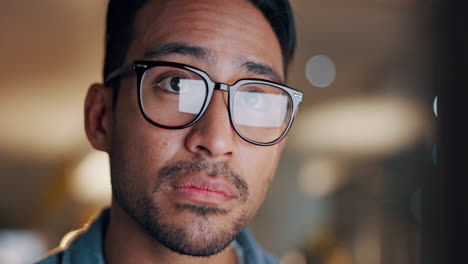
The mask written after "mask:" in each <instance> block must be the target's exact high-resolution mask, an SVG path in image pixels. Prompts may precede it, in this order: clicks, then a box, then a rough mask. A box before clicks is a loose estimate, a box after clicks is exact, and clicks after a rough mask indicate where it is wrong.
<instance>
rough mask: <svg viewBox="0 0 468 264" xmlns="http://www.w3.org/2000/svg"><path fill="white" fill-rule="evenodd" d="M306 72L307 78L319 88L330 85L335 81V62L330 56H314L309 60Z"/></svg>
mask: <svg viewBox="0 0 468 264" xmlns="http://www.w3.org/2000/svg"><path fill="white" fill-rule="evenodd" d="M305 74H306V77H307V80H308V81H309V82H310V83H311V84H312V85H313V86H316V87H319V88H324V87H328V86H330V85H331V84H332V83H333V81H335V77H336V68H335V64H334V63H333V61H332V60H331V59H330V58H329V57H328V56H325V55H317V56H313V57H312V58H310V59H309V61H307V64H306V70H305Z"/></svg>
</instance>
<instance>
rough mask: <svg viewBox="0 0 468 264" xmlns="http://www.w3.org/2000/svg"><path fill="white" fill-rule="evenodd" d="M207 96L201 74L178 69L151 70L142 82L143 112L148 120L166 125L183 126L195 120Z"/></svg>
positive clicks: (157, 68) (161, 67)
mask: <svg viewBox="0 0 468 264" xmlns="http://www.w3.org/2000/svg"><path fill="white" fill-rule="evenodd" d="M207 93H208V88H207V86H206V83H205V81H204V80H203V78H202V77H201V76H200V75H198V74H196V73H194V72H192V71H190V70H186V69H182V68H177V67H165V66H157V67H152V68H150V69H148V70H146V71H145V73H144V74H143V78H142V80H141V102H142V105H143V110H144V112H145V114H146V116H147V117H149V118H150V119H151V120H153V121H154V122H155V123H158V124H160V125H163V126H169V127H177V126H184V125H187V124H189V123H190V122H192V121H193V120H195V118H196V117H197V116H198V115H199V114H200V112H201V110H202V109H203V105H204V104H205V101H206V95H207Z"/></svg>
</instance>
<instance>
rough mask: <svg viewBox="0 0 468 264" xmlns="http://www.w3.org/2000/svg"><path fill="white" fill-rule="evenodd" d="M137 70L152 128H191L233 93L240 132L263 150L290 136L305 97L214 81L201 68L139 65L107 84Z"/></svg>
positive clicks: (258, 83) (251, 83)
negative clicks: (221, 94) (218, 96)
mask: <svg viewBox="0 0 468 264" xmlns="http://www.w3.org/2000/svg"><path fill="white" fill-rule="evenodd" d="M132 70H133V71H135V72H136V74H137V88H138V89H137V90H138V104H139V107H140V110H141V113H142V114H143V116H144V118H145V119H146V120H147V121H148V122H149V123H151V124H153V125H155V126H157V127H161V128H166V129H182V128H187V127H190V126H192V125H193V124H195V123H196V122H197V121H198V120H200V118H201V117H202V116H203V114H204V113H205V111H206V109H207V108H208V105H209V102H210V100H211V96H212V95H213V91H214V89H219V90H222V91H226V92H228V94H229V102H228V108H229V118H230V121H231V124H232V127H233V128H234V130H235V131H236V132H237V134H238V135H239V136H240V137H241V138H243V139H244V140H246V141H247V142H250V143H252V144H256V145H260V146H270V145H274V144H276V143H278V142H279V141H280V140H281V139H283V138H284V137H285V136H286V134H287V132H288V130H289V128H290V127H291V124H292V122H293V120H294V116H295V114H296V112H297V108H298V106H299V104H300V103H301V101H302V97H303V93H302V92H300V91H297V90H295V89H292V88H289V87H286V86H284V85H281V84H278V83H275V82H271V81H266V80H261V79H241V80H238V81H237V82H236V83H235V84H233V85H227V84H224V83H217V82H213V81H212V80H211V79H210V77H209V76H208V74H207V73H206V72H204V71H202V70H200V69H197V68H195V67H192V66H189V65H185V64H181V63H175V62H166V61H143V60H137V61H135V62H133V63H131V64H129V65H126V66H123V67H121V68H119V69H117V70H115V71H114V72H112V73H111V74H110V75H109V77H108V78H107V79H106V84H107V85H108V86H109V85H110V82H111V81H112V80H113V79H115V78H117V77H119V76H121V75H124V74H127V73H129V72H131V71H132Z"/></svg>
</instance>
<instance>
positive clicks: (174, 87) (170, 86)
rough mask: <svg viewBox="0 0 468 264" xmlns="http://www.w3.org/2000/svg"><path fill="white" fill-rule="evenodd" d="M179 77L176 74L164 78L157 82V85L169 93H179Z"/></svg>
mask: <svg viewBox="0 0 468 264" xmlns="http://www.w3.org/2000/svg"><path fill="white" fill-rule="evenodd" d="M181 84H182V82H181V78H180V77H177V76H172V77H167V78H164V79H163V80H162V81H160V82H159V87H160V88H162V89H164V90H166V91H167V92H170V93H180V90H181Z"/></svg>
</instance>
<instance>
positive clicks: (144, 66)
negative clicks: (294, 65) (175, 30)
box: [106, 60, 304, 146]
mask: <svg viewBox="0 0 468 264" xmlns="http://www.w3.org/2000/svg"><path fill="white" fill-rule="evenodd" d="M157 66H168V67H175V68H180V69H185V70H188V71H192V72H194V73H196V74H198V75H199V76H201V77H202V78H203V81H204V82H205V84H206V87H207V89H208V91H207V95H206V96H205V101H204V102H203V108H202V110H201V111H200V113H199V114H198V115H197V116H196V117H195V119H194V120H193V121H192V122H190V123H188V124H186V125H183V126H165V125H161V124H158V123H156V122H154V121H153V120H152V119H151V118H150V117H149V116H148V115H147V114H146V111H145V109H144V106H143V100H142V96H143V95H142V85H141V82H142V80H143V77H144V74H145V72H146V71H147V70H148V69H151V68H153V67H157ZM131 71H135V72H136V74H137V96H138V105H139V107H140V111H141V113H142V114H143V117H144V118H145V119H146V121H148V122H149V123H151V124H152V125H154V126H157V127H161V128H166V129H183V128H187V127H190V126H192V125H194V124H195V123H196V122H197V121H198V120H200V118H201V117H202V116H203V114H204V113H205V111H206V109H207V108H208V106H209V102H210V101H211V97H212V95H213V92H214V90H215V89H218V90H222V91H225V92H228V95H229V100H228V107H229V120H230V122H231V126H232V127H233V128H234V130H235V131H236V133H237V134H238V135H239V136H240V137H241V138H242V139H244V140H245V141H247V142H249V143H252V144H255V145H259V146H271V145H274V144H276V143H278V142H280V141H281V140H282V139H283V138H284V137H285V136H286V134H287V133H288V131H289V129H290V128H291V125H292V123H293V121H294V117H295V116H296V112H297V109H298V107H299V104H300V103H301V102H302V98H303V96H304V95H303V93H302V92H301V91H298V90H296V89H293V88H290V87H287V86H284V85H282V84H279V83H276V82H272V81H268V80H263V79H240V80H238V81H237V82H235V83H234V84H233V85H228V84H225V83H219V82H214V81H212V80H211V78H210V76H209V75H208V74H207V73H206V72H204V71H202V70H200V69H197V68H195V67H192V66H189V65H186V64H182V63H177V62H168V61H148V60H136V61H134V62H133V63H131V64H128V65H126V66H123V67H121V68H119V69H117V70H115V71H113V72H112V73H111V74H110V75H109V77H107V79H106V85H107V86H110V83H111V81H112V80H114V79H115V78H118V77H120V76H122V75H125V74H128V73H129V72H131ZM245 84H264V85H270V86H274V87H277V88H279V89H281V90H283V91H285V92H286V93H287V94H288V95H289V97H290V98H291V101H292V112H291V117H290V120H289V123H288V124H287V126H286V128H285V130H284V131H283V133H282V134H281V135H280V136H279V137H278V138H277V139H275V140H273V141H270V142H266V143H264V142H257V141H253V140H251V139H249V138H247V137H245V136H244V135H243V134H242V133H241V132H240V131H239V130H238V129H237V127H236V125H235V124H234V116H233V115H234V114H233V113H234V112H233V109H232V108H233V106H232V102H233V100H234V94H235V92H236V90H237V88H239V87H240V86H242V85H245Z"/></svg>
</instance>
